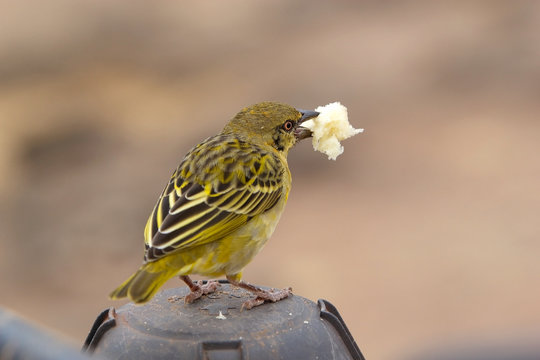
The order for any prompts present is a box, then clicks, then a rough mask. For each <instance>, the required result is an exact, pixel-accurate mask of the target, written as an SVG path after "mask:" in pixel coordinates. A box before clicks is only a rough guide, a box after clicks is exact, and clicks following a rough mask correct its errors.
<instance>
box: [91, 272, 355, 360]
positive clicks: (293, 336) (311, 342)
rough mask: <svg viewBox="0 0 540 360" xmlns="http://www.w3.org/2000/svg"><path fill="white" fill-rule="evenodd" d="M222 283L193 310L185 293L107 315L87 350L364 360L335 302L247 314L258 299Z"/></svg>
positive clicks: (122, 354) (137, 355) (275, 306)
mask: <svg viewBox="0 0 540 360" xmlns="http://www.w3.org/2000/svg"><path fill="white" fill-rule="evenodd" d="M220 282H221V288H220V289H219V290H218V291H217V292H215V293H213V294H210V295H205V296H203V297H202V298H201V299H198V300H197V301H196V302H194V303H193V304H184V299H183V297H184V296H185V295H186V294H188V293H189V289H188V288H187V287H182V288H176V289H170V290H165V291H163V292H160V293H158V294H157V295H156V296H155V298H154V299H152V300H151V301H150V302H149V303H147V304H145V305H142V306H137V305H134V304H127V305H124V306H122V307H121V308H120V309H118V311H115V310H114V308H111V309H109V310H105V311H104V312H102V313H101V314H100V315H99V316H98V318H97V319H96V322H95V324H94V326H93V327H92V330H91V332H90V334H89V335H88V338H87V339H86V342H85V345H84V347H83V350H84V351H87V352H93V353H95V354H100V355H101V356H102V357H104V358H107V359H168V358H174V359H201V360H202V359H215V360H219V359H228V360H232V359H259V360H264V359H364V357H363V356H362V353H361V352H360V349H359V348H358V346H357V345H356V343H355V341H354V339H353V338H352V336H351V334H350V332H349V331H348V329H347V327H346V326H345V323H344V322H343V319H342V318H341V316H340V315H339V313H338V311H337V310H336V308H335V307H334V306H333V305H332V304H330V303H329V302H327V301H325V300H319V302H318V304H315V303H314V302H312V301H310V300H308V299H305V298H303V297H300V296H297V295H292V296H290V297H289V298H287V299H284V300H281V301H279V302H277V303H268V304H263V305H261V306H258V307H256V308H253V309H251V310H242V311H241V306H242V303H243V302H244V301H245V300H246V299H248V298H249V297H251V296H252V295H251V294H250V293H249V292H247V291H245V290H242V289H238V288H234V287H232V286H231V285H229V284H228V283H227V282H226V281H220Z"/></svg>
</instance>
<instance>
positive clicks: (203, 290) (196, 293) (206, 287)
mask: <svg viewBox="0 0 540 360" xmlns="http://www.w3.org/2000/svg"><path fill="white" fill-rule="evenodd" d="M196 285H197V289H195V290H193V289H192V290H191V292H190V293H189V294H187V295H186V296H185V297H184V302H185V303H186V304H191V303H192V302H194V301H195V300H197V299H198V298H200V297H201V296H203V295H206V294H211V293H213V292H214V291H216V290H217V289H218V288H219V287H220V286H221V284H220V283H219V282H217V281H215V280H210V281H207V282H206V284H204V283H203V281H202V280H199V281H197V284H196Z"/></svg>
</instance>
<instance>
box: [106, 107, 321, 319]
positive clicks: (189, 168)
mask: <svg viewBox="0 0 540 360" xmlns="http://www.w3.org/2000/svg"><path fill="white" fill-rule="evenodd" d="M318 115H319V113H318V112H316V111H308V110H301V109H296V108H294V107H292V106H290V105H287V104H283V103H278V102H270V101H266V102H261V103H257V104H254V105H251V106H248V107H245V108H243V109H242V110H241V111H240V112H238V113H237V114H236V116H234V117H233V118H232V119H231V120H230V121H228V123H227V124H226V125H225V127H224V128H223V130H222V131H221V132H220V133H219V134H217V135H214V136H211V137H209V138H207V139H206V140H204V141H202V142H201V143H199V144H198V145H196V146H195V147H193V148H192V149H191V150H190V151H189V152H188V153H187V154H186V155H185V157H184V158H183V160H182V161H181V163H180V165H179V166H178V167H177V168H176V169H175V170H174V172H173V174H172V176H171V177H170V179H169V181H168V183H167V184H166V186H165V189H164V190H163V192H162V193H161V195H160V197H159V199H158V201H157V204H156V205H155V207H154V209H153V210H152V212H151V214H150V217H149V218H148V221H147V223H146V227H145V229H144V245H145V249H144V258H143V264H142V265H141V267H140V268H139V269H138V270H137V271H136V272H135V273H134V274H133V275H132V276H131V277H129V278H128V279H127V280H126V281H125V282H124V283H122V284H121V285H120V286H119V287H118V288H117V289H116V290H114V291H113V292H112V293H111V294H110V298H111V299H113V300H114V299H121V298H126V297H127V298H129V299H130V300H131V301H133V302H134V303H136V304H142V303H145V302H147V301H149V300H150V299H151V298H152V297H153V296H154V295H155V294H156V292H157V291H158V290H159V289H160V288H161V286H162V285H163V284H164V283H165V282H166V281H168V280H169V279H171V278H173V277H175V276H179V278H180V279H181V280H183V281H184V282H185V283H186V284H187V286H188V287H189V289H190V293H189V294H188V295H186V296H185V298H184V302H185V303H192V302H194V301H195V300H197V299H198V298H200V297H201V296H203V295H205V294H209V293H212V292H214V291H216V290H217V289H218V288H219V286H220V284H219V282H217V281H214V280H210V281H207V282H203V281H198V282H194V281H193V280H191V278H190V275H194V274H197V275H202V276H205V277H210V278H217V277H220V276H223V275H225V277H226V278H227V280H228V281H229V283H230V284H231V285H233V286H236V287H240V288H243V289H245V290H248V291H249V292H251V293H252V294H254V295H255V297H254V298H250V299H249V300H247V301H246V302H244V303H243V305H242V308H246V309H251V308H253V307H254V306H258V305H262V304H263V303H265V302H276V301H279V300H282V299H284V298H287V297H288V296H289V295H291V294H292V289H291V288H286V289H263V288H260V287H257V286H255V285H252V284H250V283H248V282H245V281H243V280H242V270H243V269H244V267H245V266H246V265H247V264H248V263H249V262H250V261H251V260H252V259H253V258H254V256H255V255H256V254H257V253H258V252H259V251H260V250H261V249H262V247H263V246H264V244H265V243H266V241H267V240H268V239H269V238H270V236H271V235H272V233H273V232H274V229H275V228H276V225H277V224H278V221H279V219H280V216H281V214H282V213H283V211H284V209H285V204H286V203H287V199H288V196H289V191H290V189H291V172H290V170H289V166H288V163H287V155H288V153H289V150H290V149H291V148H292V147H293V146H294V145H296V144H297V143H298V142H299V141H300V140H302V139H305V138H309V137H311V136H312V133H311V131H310V130H309V129H307V128H305V127H302V123H303V122H304V121H306V120H309V119H312V118H315V117H317V116H318Z"/></svg>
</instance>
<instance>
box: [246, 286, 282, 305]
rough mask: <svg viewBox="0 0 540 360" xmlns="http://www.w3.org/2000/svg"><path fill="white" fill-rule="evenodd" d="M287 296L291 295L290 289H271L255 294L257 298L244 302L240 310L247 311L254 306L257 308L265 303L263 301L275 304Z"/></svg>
mask: <svg viewBox="0 0 540 360" xmlns="http://www.w3.org/2000/svg"><path fill="white" fill-rule="evenodd" d="M289 295H292V288H287V289H271V290H262V289H261V291H258V292H257V297H256V298H254V299H249V300H246V301H244V303H243V304H242V308H241V309H240V310H244V309H246V310H249V309H252V308H254V307H255V306H259V305H262V304H264V303H265V301H271V302H277V301H280V300H283V299H285V298H287V297H289Z"/></svg>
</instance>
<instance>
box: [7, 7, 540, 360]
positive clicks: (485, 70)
mask: <svg viewBox="0 0 540 360" xmlns="http://www.w3.org/2000/svg"><path fill="white" fill-rule="evenodd" d="M40 6H42V5H36V4H33V3H30V2H26V1H23V2H16V3H7V2H4V3H2V4H0V23H2V24H3V25H2V28H1V29H0V126H1V131H0V174H1V179H2V180H1V182H0V226H1V228H2V230H3V231H2V233H1V236H0V249H1V250H0V284H1V288H2V291H1V292H0V305H2V306H4V307H7V308H11V309H13V310H16V311H18V312H19V313H21V314H23V315H24V316H26V317H27V318H30V319H32V320H34V321H37V322H40V323H42V324H45V325H47V326H49V327H51V328H53V329H55V330H56V331H58V332H60V333H63V334H65V335H66V336H68V337H69V338H70V339H71V340H72V342H73V343H74V344H77V345H80V344H81V343H82V341H83V339H84V337H85V336H86V333H87V331H88V330H89V328H90V325H91V323H92V321H93V320H94V318H95V316H96V315H97V314H98V313H99V311H101V310H102V309H104V308H107V307H109V306H120V305H121V304H122V303H121V302H111V301H109V300H108V299H107V294H108V293H109V292H110V291H111V290H112V289H113V288H114V287H115V286H116V285H118V284H119V283H120V282H121V281H123V280H124V279H125V278H126V277H127V276H128V275H129V274H130V273H131V272H132V271H134V270H135V269H136V268H137V267H138V265H139V264H140V261H141V256H142V230H143V227H144V223H145V220H146V217H147V216H148V214H149V213H150V210H151V208H152V207H153V205H154V201H155V200H156V199H157V196H158V195H159V193H160V192H161V189H162V186H163V185H164V184H165V182H166V181H167V180H168V176H169V174H170V172H171V171H172V169H173V168H174V167H175V166H176V165H177V163H178V162H179V161H180V159H181V157H182V155H183V154H184V153H185V152H186V151H187V150H188V149H189V148H190V147H191V146H193V145H194V144H196V143H197V142H198V141H200V140H202V139H204V138H205V137H207V136H209V135H212V134H214V133H216V132H218V131H219V130H220V129H221V128H222V127H223V125H224V124H225V122H226V121H227V120H228V119H229V118H230V117H232V116H233V115H234V114H235V113H236V112H237V111H238V110H240V109H241V108H242V107H243V106H245V105H248V104H251V103H255V102H258V101H262V100H278V101H282V102H287V103H290V104H292V105H294V106H297V107H301V108H305V109H310V108H315V107H317V106H318V105H324V104H327V103H329V102H331V101H336V100H339V101H341V102H342V103H343V104H345V105H346V106H347V107H348V109H349V115H350V120H351V122H352V123H353V124H354V125H355V126H356V127H362V128H365V129H366V130H365V133H364V134H361V135H358V136H356V137H355V138H353V139H351V140H348V141H347V142H346V143H345V144H344V145H345V153H344V154H343V155H342V156H341V157H339V158H338V161H336V162H332V161H328V160H327V159H326V157H325V156H324V155H322V154H320V153H315V152H313V151H312V149H311V146H310V144H309V143H308V142H306V143H303V144H300V145H299V146H298V147H297V148H296V149H294V151H293V152H292V153H291V154H290V157H289V162H290V167H291V171H292V173H293V179H294V186H293V191H292V193H291V196H290V198H289V203H288V205H287V210H286V213H285V215H284V217H283V218H282V221H281V223H280V225H279V226H278V229H277V230H276V232H275V234H274V236H273V238H272V239H271V241H269V243H268V245H267V246H266V248H265V249H264V250H263V251H262V252H261V254H260V255H259V256H258V257H257V258H256V259H255V260H254V261H253V262H252V264H250V265H249V266H248V268H247V269H246V270H245V272H244V276H245V279H246V280H248V281H251V282H254V283H258V284H261V285H267V286H274V287H285V286H292V287H293V288H294V290H295V293H297V294H299V295H302V296H304V297H307V298H310V299H312V300H317V299H318V298H325V299H327V300H329V301H331V302H332V303H333V304H334V305H336V306H337V307H338V309H339V310H340V312H341V313H342V315H343V317H344V319H345V321H346V322H347V325H348V326H349V328H350V330H351V331H352V334H353V336H354V337H355V339H356V341H357V342H358V344H359V345H360V348H361V349H362V351H363V352H364V355H365V356H366V357H367V358H369V359H380V360H387V359H424V358H436V356H428V355H426V354H431V353H432V352H438V351H441V353H445V352H446V351H452V349H456V348H464V347H478V348H484V347H486V348H489V347H492V346H493V345H494V344H496V345H498V346H501V344H502V345H503V346H504V345H508V346H509V347H512V346H516V344H517V345H518V346H519V347H520V348H521V349H527V348H528V347H530V346H532V347H534V346H536V345H535V344H538V343H540V341H539V340H540V339H539V335H538V334H540V306H538V304H539V301H540V287H539V286H538V283H539V280H540V261H538V254H539V253H540V241H539V238H540V226H539V222H538V215H539V213H540V192H539V191H538V184H539V182H540V162H539V161H538V154H539V153H540V121H539V119H540V117H539V114H540V101H538V99H540V85H539V84H540V3H538V2H534V1H514V2H505V1H443V2H437V3H435V2H429V1H406V2H392V1H391V2H376V3H368V2H366V3H363V2H351V3H347V2H339V3H338V2H335V3H328V4H325V3H322V2H321V3H319V2H311V1H307V0H306V1H292V2H288V1H276V2H267V3H265V4H260V3H257V4H255V3H252V2H248V1H233V2H217V1H216V2H204V3H198V2H182V3H180V2H178V3H176V2H167V3H159V5H155V4H154V5H153V6H152V7H148V6H145V5H144V4H143V2H127V1H125V2H114V3H112V2H111V3H109V2H105V1H88V2H78V3H74V2H71V1H67V0H54V1H50V2H48V5H47V7H40ZM178 285H179V282H177V281H176V280H174V281H171V282H170V283H169V284H168V285H167V286H168V287H171V286H178ZM440 349H442V350H440ZM445 349H446V350H445ZM536 350H538V348H536Z"/></svg>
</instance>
